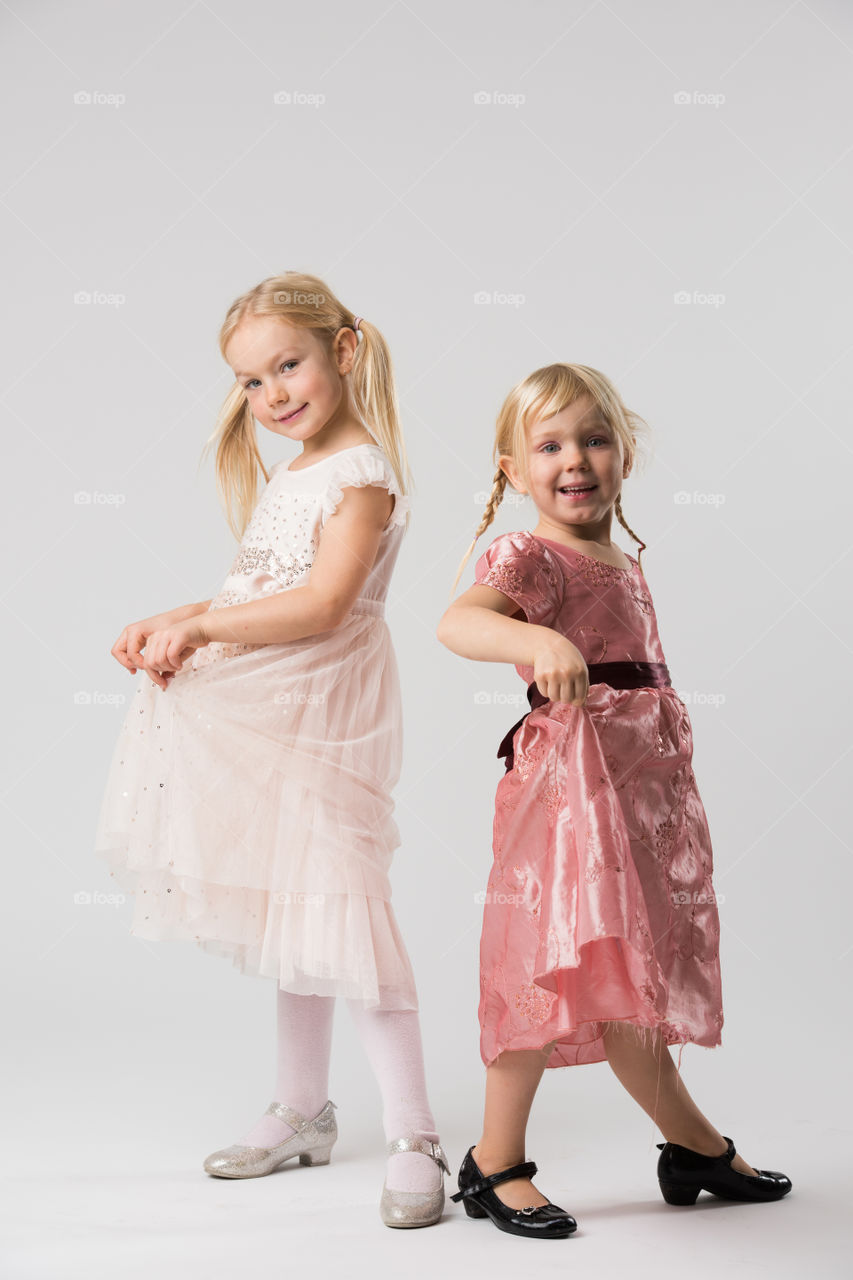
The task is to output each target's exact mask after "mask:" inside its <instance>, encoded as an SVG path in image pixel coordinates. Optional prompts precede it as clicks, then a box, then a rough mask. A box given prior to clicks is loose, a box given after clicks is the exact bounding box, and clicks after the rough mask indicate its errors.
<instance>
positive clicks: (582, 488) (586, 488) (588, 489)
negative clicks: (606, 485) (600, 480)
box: [557, 484, 598, 495]
mask: <svg viewBox="0 0 853 1280" xmlns="http://www.w3.org/2000/svg"><path fill="white" fill-rule="evenodd" d="M597 488H598V485H597V484H582V485H578V484H572V485H569V484H566V485H563V487H562V489H558V490H557V492H558V493H568V494H572V495H574V494H580V493H592V491H593V489H597Z"/></svg>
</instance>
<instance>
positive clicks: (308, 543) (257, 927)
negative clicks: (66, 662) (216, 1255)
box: [96, 272, 449, 1227]
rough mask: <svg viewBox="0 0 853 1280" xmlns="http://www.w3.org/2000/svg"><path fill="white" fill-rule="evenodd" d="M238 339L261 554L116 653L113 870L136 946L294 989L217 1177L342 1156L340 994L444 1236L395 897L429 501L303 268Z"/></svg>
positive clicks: (391, 1157) (258, 294)
mask: <svg viewBox="0 0 853 1280" xmlns="http://www.w3.org/2000/svg"><path fill="white" fill-rule="evenodd" d="M359 333H360V334H361V338H360V340H359ZM219 342H220V350H221V352H222V354H223V357H224V358H225V360H226V361H227V363H228V364H229V365H230V366H231V368H232V369H233V371H234V373H235V378H236V382H235V385H234V387H233V388H232V390H231V391H230V393H229V395H228V397H227V399H226V401H225V403H224V405H223V409H222V412H221V415H220V419H219V422H218V424H217V429H216V432H215V434H214V436H213V437H212V438H211V441H210V442H209V443H210V444H211V445H212V444H214V443H215V444H216V446H217V447H216V471H217V480H218V485H219V490H220V494H221V496H222V497H223V499H224V505H225V510H226V516H227V518H228V522H229V525H230V527H231V529H232V531H233V532H234V533H235V535H236V536H237V537H238V538H240V539H241V541H240V547H239V551H238V553H237V556H236V559H235V560H234V563H233V565H232V566H231V570H230V573H229V575H228V577H227V579H226V581H225V583H224V585H223V587H222V589H221V591H220V592H219V594H218V595H217V596H215V597H214V598H213V599H212V600H206V601H204V602H202V603H199V604H189V605H184V606H183V607H181V608H178V609H174V610H172V611H170V612H167V613H163V614H158V615H156V616H154V617H151V618H147V619H145V620H144V621H142V622H137V623H134V624H131V625H130V626H127V627H125V628H124V630H123V631H122V633H121V636H120V637H119V639H118V640H117V641H116V644H115V646H114V647H113V650H112V652H113V654H114V656H115V657H116V658H117V660H118V661H119V662H120V663H121V664H122V665H123V666H124V667H126V668H127V669H128V670H129V671H130V672H131V673H133V674H134V675H135V674H136V673H137V671H143V672H144V673H145V675H146V677H148V678H146V679H144V680H143V681H142V683H141V684H140V685H139V686H138V688H137V690H136V693H135V696H134V698H133V700H132V702H131V705H130V708H129V710H128V712H127V715H126V717H125V721H124V725H123V727H122V729H121V732H120V736H119V741H118V743H117V745H116V748H115V754H114V757H113V761H112V765H111V768H110V772H109V777H108V781H107V786H106V792H105V795H104V798H103V802H102V807H101V813H100V818H99V823H98V831H97V838H96V852H97V853H98V854H99V855H101V856H103V857H104V858H105V859H106V861H107V864H108V865H109V866H110V868H111V873H112V875H114V876H115V877H116V879H117V880H118V881H119V883H120V884H121V885H122V887H124V888H126V889H127V890H128V892H130V893H131V894H134V895H135V909H134V917H133V922H132V926H131V933H133V934H135V935H136V936H137V937H141V938H147V939H166V938H169V939H173V938H185V939H192V940H194V941H195V942H196V943H197V944H198V945H199V946H200V947H201V948H202V949H203V950H205V951H208V952H211V953H214V954H217V955H220V956H226V957H230V958H231V960H232V961H233V963H234V964H235V966H237V967H238V968H239V969H240V970H241V972H243V973H252V974H259V975H265V976H267V977H270V978H275V979H276V982H277V992H276V999H277V1028H278V1060H277V1071H276V1075H275V1084H274V1094H275V1100H274V1101H273V1102H272V1103H271V1104H270V1106H269V1107H268V1108H267V1111H266V1112H265V1113H264V1114H263V1115H262V1116H261V1117H260V1119H259V1120H258V1121H257V1122H256V1123H255V1124H254V1125H253V1126H252V1127H251V1128H250V1129H249V1130H248V1131H247V1132H246V1133H244V1134H243V1135H242V1137H241V1138H240V1140H239V1141H238V1142H237V1143H234V1144H232V1145H231V1146H229V1147H226V1148H223V1149H222V1150H220V1151H216V1152H214V1153H213V1154H212V1155H211V1156H209V1157H208V1158H207V1160H206V1161H205V1163H204V1168H205V1169H206V1171H207V1172H208V1173H210V1174H212V1175H215V1176H218V1177H224V1178H245V1177H258V1176H260V1175H263V1174H267V1173H271V1172H273V1170H275V1169H278V1168H279V1167H280V1166H281V1165H282V1164H283V1163H284V1162H285V1161H286V1160H289V1159H292V1158H293V1157H296V1156H298V1158H299V1161H300V1163H301V1164H304V1165H311V1164H327V1163H328V1162H329V1158H330V1152H331V1149H332V1146H333V1144H334V1142H335V1140H336V1138H337V1125H336V1121H335V1115H334V1110H335V1104H334V1103H333V1102H332V1101H331V1100H330V1099H329V1098H328V1077H329V1058H330V1049H331V1032H332V1016H333V1013H334V1008H335V998H336V997H337V996H342V997H344V998H345V999H346V1000H347V1003H348V1006H349V1009H350V1012H351V1014H352V1017H353V1019H354V1022H355V1025H356V1028H357V1030H358V1033H359V1035H360V1038H361V1041H362V1043H363V1045H364V1048H365V1051H366V1053H367V1055H368V1057H369V1060H370V1063H371V1065H372V1067H373V1069H374V1072H375V1074H376V1079H377V1082H378V1084H379V1087H380V1090H381V1093H382V1100H383V1127H384V1129H385V1138H386V1141H387V1144H388V1145H387V1147H386V1152H387V1155H388V1164H387V1170H386V1179H385V1185H384V1187H383V1191H382V1198H381V1200H380V1213H381V1216H382V1220H383V1221H384V1222H385V1223H386V1225H388V1226H397V1227H412V1226H427V1225H430V1224H431V1223H434V1222H437V1221H438V1220H439V1219H440V1217H441V1213H442V1209H443V1205H444V1182H443V1174H444V1173H445V1172H449V1168H448V1164H447V1158H446V1156H445V1154H444V1152H443V1150H442V1148H441V1145H440V1142H439V1135H438V1133H437V1132H436V1129H435V1122H434V1119H433V1115H432V1112H431V1111H430V1107H429V1102H428V1100H427V1092H426V1085H425V1079H424V1066H423V1054H422V1044H421V1035H420V1025H419V1019H418V1012H417V1010H418V1001H417V995H416V990H415V981H414V977H413V974H412V969H411V965H410V962H409V957H408V954H407V952H406V948H405V945H404V943H403V939H402V937H401V935H400V931H399V928H398V926H397V921H396V918H395V915H394V910H393V907H392V905H391V886H390V883H389V879H388V871H389V866H390V863H391V858H392V854H393V851H394V849H395V848H396V847H397V846H398V845H399V843H400V834H399V830H398V828H397V825H396V823H395V820H394V816H393V809H394V804H393V800H392V798H391V791H392V789H393V787H394V786H395V784H396V782H397V780H398V777H399V772H400V756H401V750H402V718H401V699H400V689H399V678H398V670H397V664H396V659H395V655H394V650H393V646H392V642H391V636H390V633H389V630H388V626H387V623H386V621H385V618H384V609H385V599H386V596H387V593H388V586H389V582H390V578H391V573H392V570H393V568H394V563H395V561H396V559H397V554H398V552H399V549H400V543H401V540H402V537H403V534H404V532H405V529H406V527H407V513H408V511H409V506H410V504H409V499H408V498H407V496H406V488H407V479H408V463H407V460H406V454H405V447H404V443H403V437H402V432H401V428H400V423H399V416H398V407H397V399H396V393H395V388H394V379H393V373H392V366H391V360H390V353H389V350H388V347H387V344H386V343H385V341H384V339H383V337H382V335H381V333H380V332H379V330H378V329H377V328H376V327H375V326H374V325H372V324H368V323H365V322H364V321H363V320H360V319H359V317H357V316H354V315H353V314H352V313H351V312H350V311H349V310H348V309H347V308H346V307H344V306H343V305H342V304H341V303H340V302H339V301H338V299H337V298H336V297H335V296H334V295H333V294H332V292H331V290H330V289H329V288H328V287H327V285H326V284H325V283H324V282H323V281H322V280H319V279H318V278H316V277H314V276H309V275H303V274H301V273H296V272H287V273H285V274H283V275H281V276H276V277H272V278H270V279H267V280H264V281H262V282H261V283H260V284H259V285H257V286H256V287H255V288H253V289H251V290H250V291H249V292H248V293H246V294H244V295H243V296H241V297H239V298H238V299H237V300H236V301H235V302H234V303H233V305H232V306H231V308H230V309H229V311H228V314H227V315H226V317H225V321H224V323H223V325H222V329H221V332H220V338H219ZM255 421H257V422H259V423H260V424H261V426H263V427H265V428H266V429H267V430H268V431H270V432H271V433H272V434H273V435H278V436H284V437H285V438H287V439H289V440H293V441H298V442H300V443H301V444H302V453H301V454H300V455H299V456H298V457H297V458H296V459H294V461H293V462H292V464H291V465H290V466H288V465H286V462H285V461H282V462H278V463H276V464H275V466H273V467H272V468H271V470H270V471H269V472H268V471H267V469H266V467H265V466H264V463H263V461H262V459H261V457H260V454H259V452H258V444H257V439H256V432H255ZM258 468H260V470H261V472H262V474H263V476H264V479H265V480H266V482H267V483H266V487H265V488H264V489H263V492H262V493H261V495H260V500H259V501H257V505H256V499H257V469H258Z"/></svg>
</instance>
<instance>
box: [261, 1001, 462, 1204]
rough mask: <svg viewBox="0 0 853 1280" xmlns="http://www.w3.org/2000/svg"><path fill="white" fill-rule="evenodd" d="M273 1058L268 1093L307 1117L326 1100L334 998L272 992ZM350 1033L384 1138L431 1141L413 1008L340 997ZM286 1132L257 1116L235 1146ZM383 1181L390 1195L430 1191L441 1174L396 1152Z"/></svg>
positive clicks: (414, 1155)
mask: <svg viewBox="0 0 853 1280" xmlns="http://www.w3.org/2000/svg"><path fill="white" fill-rule="evenodd" d="M276 1001H277V1003H276V1015H277V1030H278V1057H277V1068H276V1077H275V1092H274V1096H275V1099H276V1101H277V1102H286V1103H287V1105H288V1106H290V1107H294V1108H295V1109H296V1110H297V1111H301V1112H302V1114H303V1115H304V1116H308V1117H311V1116H315V1115H316V1114H317V1112H318V1111H320V1110H321V1109H322V1107H323V1104H324V1103H325V1102H326V1100H327V1098H328V1096H329V1060H330V1056H331V1048H332V1018H333V1015H334V1011H335V997H334V996H315V995H307V996H305V995H295V994H294V993H293V992H291V991H282V989H281V988H280V987H278V988H277V990H276ZM347 1004H348V1005H349V1008H350V1014H351V1015H352V1019H353V1022H354V1023H355V1027H356V1031H357V1033H358V1035H359V1038H360V1040H361V1043H362V1045H363V1047H364V1050H365V1053H366V1054H367V1057H368V1060H369V1062H370V1065H371V1067H372V1068H373V1072H374V1075H375V1076H376V1081H377V1083H378V1085H379V1089H380V1092H381V1095H382V1127H383V1129H384V1131H385V1139H386V1141H387V1142H391V1141H392V1140H393V1139H394V1138H402V1137H405V1136H407V1135H411V1134H415V1135H416V1136H420V1137H425V1138H430V1139H432V1141H434V1142H438V1140H439V1136H438V1133H437V1132H436V1130H435V1121H434V1119H433V1115H432V1112H431V1111H430V1107H429V1102H428V1100H427V1092H426V1080H425V1077H424V1062H423V1047H422V1044H421V1032H420V1021H419V1018H418V1013H417V1010H415V1009H403V1010H399V1009H392V1010H381V1009H365V1008H364V1005H363V1004H362V1003H361V1001H358V1000H348V1001H347ZM291 1133H293V1129H292V1128H291V1127H290V1125H288V1124H285V1123H284V1121H283V1120H279V1119H278V1117H277V1116H268V1115H264V1116H262V1117H261V1119H260V1120H259V1121H258V1122H257V1124H256V1125H254V1127H253V1128H252V1129H250V1130H249V1132H248V1133H246V1134H245V1135H244V1136H243V1137H242V1138H240V1139H239V1141H240V1142H242V1143H245V1144H246V1145H247V1146H256V1147H274V1146H276V1145H277V1144H278V1143H279V1142H283V1141H284V1139H285V1138H287V1137H289V1136H290V1134H291ZM386 1180H387V1184H388V1186H389V1187H393V1188H394V1189H395V1190H397V1191H431V1190H433V1189H434V1188H436V1187H438V1185H439V1183H440V1181H441V1172H440V1170H439V1168H438V1166H437V1165H436V1164H435V1163H434V1161H433V1160H432V1159H431V1158H430V1157H429V1156H426V1155H422V1154H420V1153H418V1152H412V1151H405V1152H397V1153H396V1154H395V1155H393V1156H390V1157H389V1159H388V1169H387V1175H386Z"/></svg>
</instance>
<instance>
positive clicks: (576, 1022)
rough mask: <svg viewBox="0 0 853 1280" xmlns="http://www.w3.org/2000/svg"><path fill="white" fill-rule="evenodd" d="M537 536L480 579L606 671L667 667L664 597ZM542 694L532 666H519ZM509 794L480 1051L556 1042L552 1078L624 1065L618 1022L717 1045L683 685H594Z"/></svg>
mask: <svg viewBox="0 0 853 1280" xmlns="http://www.w3.org/2000/svg"><path fill="white" fill-rule="evenodd" d="M628 559H629V560H631V567H630V568H629V569H618V568H615V567H613V566H612V565H608V564H605V563H603V562H602V561H601V560H598V559H595V558H594V557H591V556H587V555H584V554H583V553H581V552H579V551H575V550H574V549H573V548H571V547H566V546H563V544H562V543H558V542H553V541H551V540H550V539H545V538H540V537H537V536H535V535H533V534H532V533H528V532H526V531H523V532H520V533H507V534H503V535H501V536H500V537H498V538H496V539H495V540H494V542H492V544H491V546H490V547H489V548H488V549H487V550H486V551H485V552H484V554H483V555H482V556H481V557H480V559H479V560H478V561H477V566H476V581H477V582H478V583H482V584H483V585H485V586H488V587H494V588H495V589H496V590H498V591H500V592H502V593H503V594H504V595H506V596H508V597H509V599H510V600H513V601H514V602H515V603H516V604H517V605H518V606H519V608H520V609H521V610H522V611H523V614H524V616H525V618H526V620H527V621H528V622H530V623H536V624H539V625H541V626H547V627H552V628H553V629H554V630H556V631H559V632H560V633H561V634H562V635H564V636H566V637H567V638H568V639H569V640H571V641H572V643H573V644H574V645H576V646H577V648H578V649H579V650H580V652H581V653H582V654H583V656H584V659H585V661H586V662H587V663H588V664H590V663H592V664H595V663H605V662H625V661H634V662H650V663H664V662H665V659H664V655H663V649H662V646H661V642H660V637H659V635H658V628H657V621H656V618H655V611H654V605H653V604H652V598H651V595H650V593H649V588H648V583H647V582H646V579H645V577H644V575H643V573H642V572H641V570H640V567H639V564H638V562H637V561H636V560H635V559H634V557H633V556H628ZM516 670H517V671H518V673H519V675H520V676H521V677H522V679H523V680H524V682H525V684H526V685H530V684H531V683H532V682H533V679H534V673H533V668H532V667H521V666H519V667H516ZM512 745H513V754H512V762H513V763H512V768H511V769H510V770H509V771H507V772H505V773H504V776H503V777H502V778H501V780H500V782H499V783H498V787H497V793H496V796H495V816H494V830H493V851H494V862H493V865H492V870H491V874H490V876H489V881H488V886H487V891H486V903H485V908H484V913H483V929H482V935H481V939H480V1004H479V1019H480V1054H481V1057H482V1059H483V1062H484V1063H485V1064H486V1066H489V1065H490V1064H491V1063H492V1062H493V1061H494V1060H495V1058H496V1057H497V1056H498V1054H500V1053H502V1052H503V1051H504V1050H508V1049H509V1050H517V1049H539V1048H543V1047H544V1046H545V1045H547V1044H549V1043H551V1042H552V1041H553V1042H555V1043H554V1046H553V1049H552V1051H551V1053H550V1055H549V1057H548V1062H547V1066H549V1067H564V1066H576V1065H579V1064H581V1063H585V1062H601V1061H604V1060H605V1059H606V1054H605V1049H604V1042H603V1040H602V1036H603V1033H604V1031H605V1029H606V1023H607V1021H608V1020H611V1019H613V1020H617V1021H623V1022H630V1023H632V1024H634V1025H635V1026H637V1027H645V1028H652V1027H660V1028H661V1031H662V1035H663V1039H664V1041H665V1043H666V1044H668V1045H672V1044H680V1045H681V1046H682V1048H683V1046H684V1044H686V1043H688V1042H692V1043H694V1044H699V1045H704V1046H705V1047H708V1048H710V1047H713V1046H715V1045H718V1044H719V1043H720V1032H721V1028H722V1025H723V1010H722V994H721V985H720V961H719V936H720V924H719V916H718V912H717V905H716V899H715V895H714V891H713V885H712V879H711V877H712V873H713V855H712V849H711V838H710V833H709V830H708V822H707V818H706V815H705V810H704V807H703V805H702V801H701V799H700V796H699V791H698V788H697V785H696V778H695V775H694V773H693V769H692V767H691V760H692V755H693V734H692V729H691V725H690V719H689V716H688V713H687V708H686V707H685V705H684V703H683V702H682V700H681V699H680V698H679V697H678V695H677V694H676V692H675V690H674V689H672V688H671V687H669V686H667V687H648V688H631V689H623V688H613V687H611V686H610V685H608V684H605V683H601V682H599V683H590V689H589V696H588V698H587V701H586V703H585V704H584V706H583V707H576V706H572V705H571V704H570V703H567V702H555V701H547V702H545V704H544V705H542V706H539V707H536V708H535V709H533V710H532V711H530V713H529V714H528V715H527V716H526V718H525V719H524V720H523V722H522V724H521V725H520V727H519V728H518V729H517V730H516V731H515V734H514V736H513V738H512Z"/></svg>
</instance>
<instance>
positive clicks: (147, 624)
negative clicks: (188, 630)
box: [110, 605, 204, 676]
mask: <svg viewBox="0 0 853 1280" xmlns="http://www.w3.org/2000/svg"><path fill="white" fill-rule="evenodd" d="M203 608H204V606H201V610H203ZM190 610H191V611H192V612H191V613H190V612H188V611H190ZM199 611H200V610H199V607H198V606H196V605H181V606H180V607H179V608H177V609H169V610H168V611H167V612H166V613H155V614H153V615H152V617H150V618H144V619H143V620H142V622H131V623H128V625H127V626H126V627H125V629H124V631H122V633H121V635H120V636H119V638H118V640H116V642H115V644H114V645H113V647H112V649H110V653H111V654H112V655H113V657H114V658H115V660H116V661H117V662H120V663H121V665H122V666H123V667H126V668H127V670H128V671H129V672H130V673H131V675H134V676H135V675H136V670H137V667H144V666H145V659H144V658H143V656H142V650H143V649H144V648H145V643H146V641H147V639H148V637H149V636H150V635H151V634H152V633H153V632H155V631H165V630H166V629H167V628H168V627H172V626H174V625H175V623H177V622H184V621H186V619H187V618H188V617H191V616H193V615H194V614H196V613H198V612H199Z"/></svg>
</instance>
